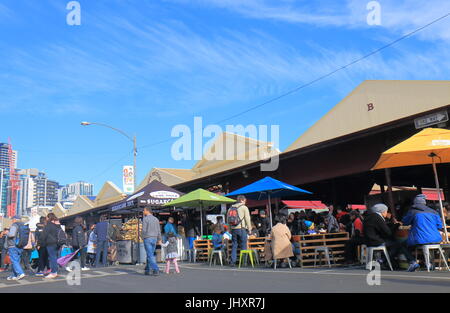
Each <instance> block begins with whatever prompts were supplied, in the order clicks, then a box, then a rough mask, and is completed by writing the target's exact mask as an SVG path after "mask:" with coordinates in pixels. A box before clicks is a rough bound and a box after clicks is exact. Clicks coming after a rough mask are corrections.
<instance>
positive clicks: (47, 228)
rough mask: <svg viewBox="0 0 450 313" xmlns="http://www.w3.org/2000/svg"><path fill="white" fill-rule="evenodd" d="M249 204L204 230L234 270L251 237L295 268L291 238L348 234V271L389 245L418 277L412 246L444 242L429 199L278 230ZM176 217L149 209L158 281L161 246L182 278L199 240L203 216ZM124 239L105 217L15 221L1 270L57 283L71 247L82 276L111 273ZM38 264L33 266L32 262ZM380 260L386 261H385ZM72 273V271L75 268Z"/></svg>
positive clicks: (150, 267)
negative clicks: (403, 236)
mask: <svg viewBox="0 0 450 313" xmlns="http://www.w3.org/2000/svg"><path fill="white" fill-rule="evenodd" d="M246 201H247V200H246V198H245V196H243V195H241V196H238V197H237V203H236V204H234V205H232V206H231V207H230V209H229V210H228V211H227V214H226V220H225V221H224V219H223V217H222V216H218V217H217V220H216V223H215V224H212V223H209V224H207V225H206V229H209V230H210V233H212V244H213V248H214V249H215V250H221V251H222V252H223V253H224V254H225V257H226V258H227V259H229V264H230V266H235V265H236V261H237V251H238V249H241V250H246V249H247V242H248V237H249V236H255V237H269V238H270V241H267V242H266V250H265V255H266V258H268V259H270V260H272V261H273V260H274V261H275V262H277V260H280V261H281V262H282V264H284V263H286V261H289V260H290V259H291V260H292V261H294V262H295V256H294V250H295V246H294V244H293V242H292V236H293V235H305V234H316V233H336V232H348V233H349V234H350V239H349V240H348V241H347V243H346V246H345V260H346V263H347V264H348V265H352V264H354V263H356V262H358V255H357V248H358V247H360V246H361V245H366V246H368V247H379V246H385V247H386V248H387V250H388V252H389V257H390V260H391V261H392V263H393V265H394V267H397V268H399V263H400V259H399V256H400V255H403V256H404V257H405V258H406V260H407V261H408V263H409V267H408V269H407V270H408V271H415V270H416V269H417V268H418V267H419V264H418V260H416V259H415V258H414V257H413V255H412V253H411V252H412V250H413V249H414V248H416V247H417V246H421V245H426V244H438V243H440V242H441V241H442V230H443V229H442V228H443V223H442V220H441V217H440V214H439V212H438V210H436V208H435V207H430V206H432V205H428V206H427V200H426V197H425V195H423V194H420V195H418V196H416V197H415V199H414V201H413V203H412V204H411V206H410V208H409V209H408V210H403V211H402V216H400V215H397V218H399V220H397V218H395V217H394V216H393V215H392V214H391V213H389V212H388V208H387V206H386V205H385V204H382V203H380V204H376V205H374V206H373V207H371V208H370V209H369V210H366V211H365V212H364V214H360V212H359V211H358V210H343V209H341V208H337V209H336V210H334V208H333V206H330V207H329V210H328V212H325V213H321V214H319V213H316V212H314V211H312V210H310V211H309V212H305V211H301V212H296V213H293V214H288V213H287V210H280V211H279V212H278V214H276V215H275V217H274V222H275V223H274V225H273V226H272V225H271V222H270V219H269V218H268V217H267V215H266V212H265V211H264V210H261V211H260V212H259V214H258V215H257V216H255V217H253V218H252V216H251V214H250V211H249V209H248V207H247V206H246ZM447 207H448V205H447ZM399 213H400V212H399V211H397V212H396V214H399ZM445 213H446V211H445ZM175 217H176V219H175V218H174V216H171V217H169V218H168V219H167V221H165V222H164V223H162V224H163V225H161V222H160V220H159V219H158V218H157V217H155V216H154V215H153V212H152V210H151V208H145V209H144V211H143V221H142V233H141V236H142V237H141V238H142V239H143V242H144V247H145V250H146V254H147V264H146V267H145V270H144V274H145V275H153V276H157V275H159V268H158V265H157V263H156V258H155V251H156V247H157V246H158V245H159V246H161V247H162V248H163V249H165V260H166V269H165V272H166V273H170V268H171V266H172V265H173V267H174V270H175V272H176V273H180V268H179V266H178V263H177V259H178V258H179V256H180V255H179V251H178V239H179V238H181V239H182V240H183V241H184V247H185V249H192V248H193V243H194V240H195V239H197V238H198V236H199V234H200V230H199V224H200V223H198V222H199V221H198V219H197V216H196V215H195V214H186V213H185V212H183V213H181V214H178V215H176V216H175ZM401 225H404V226H410V229H409V236H408V237H407V240H399V239H398V238H396V236H395V234H396V232H397V230H398V229H399V227H400V226H401ZM118 238H119V229H118V227H117V226H116V225H115V224H112V225H111V224H110V223H109V222H108V220H107V218H106V216H101V218H100V221H99V222H98V223H96V224H93V225H90V227H89V228H88V227H87V226H86V224H85V221H84V220H83V218H81V217H76V218H75V221H74V224H73V227H72V228H71V231H70V232H69V234H66V232H65V231H64V230H63V227H62V226H61V224H60V221H59V219H58V218H57V217H56V216H55V214H53V213H49V214H48V215H47V216H46V217H41V218H40V222H39V223H38V224H37V225H36V228H35V230H34V231H30V228H29V225H27V224H26V223H24V222H23V221H22V219H21V218H20V217H19V216H15V217H13V219H12V225H11V227H9V228H5V229H4V230H3V231H2V232H1V233H0V253H1V259H0V271H6V270H7V269H8V267H10V269H11V275H10V276H9V277H8V278H7V279H8V280H20V279H22V278H23V277H25V275H26V274H25V273H26V272H29V273H31V274H32V275H36V276H40V277H44V278H46V279H52V278H55V277H57V276H58V270H59V269H60V268H59V265H58V262H57V260H58V258H59V257H60V256H61V252H62V247H64V246H71V247H72V251H74V252H75V253H74V259H78V260H79V262H80V264H81V270H83V271H87V270H89V267H105V266H107V265H108V263H109V262H111V261H114V260H111V259H108V253H109V252H111V250H112V249H111V248H114V247H115V241H116V240H118ZM228 241H231V242H232V249H231V255H229V256H228V254H227V249H226V247H227V246H228ZM33 253H37V258H32V254H33ZM32 259H33V264H30V260H32ZM377 261H379V262H380V263H382V264H384V263H385V262H384V261H383V259H382V257H379V258H378V259H377ZM431 269H432V268H431ZM66 270H67V271H70V268H66Z"/></svg>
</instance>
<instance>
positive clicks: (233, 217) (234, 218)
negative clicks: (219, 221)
mask: <svg viewBox="0 0 450 313" xmlns="http://www.w3.org/2000/svg"><path fill="white" fill-rule="evenodd" d="M227 221H228V224H230V226H238V225H239V224H240V223H241V222H242V220H241V219H240V218H239V214H238V210H237V207H234V206H232V207H231V208H230V209H229V210H228V213H227Z"/></svg>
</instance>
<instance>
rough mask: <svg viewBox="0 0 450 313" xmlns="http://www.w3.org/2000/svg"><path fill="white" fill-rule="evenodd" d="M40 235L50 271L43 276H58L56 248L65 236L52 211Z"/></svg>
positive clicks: (57, 248) (60, 244)
mask: <svg viewBox="0 0 450 313" xmlns="http://www.w3.org/2000/svg"><path fill="white" fill-rule="evenodd" d="M41 236H42V237H41V240H42V241H43V243H44V244H45V246H46V247H47V252H48V257H49V261H50V268H51V273H50V274H48V275H47V276H45V278H47V279H53V278H56V277H58V263H57V259H58V250H59V248H60V247H61V246H62V244H63V241H64V238H66V237H65V233H64V230H63V229H62V228H61V224H60V223H59V220H58V218H57V217H56V215H55V214H54V213H49V214H48V215H47V225H45V227H44V230H43V232H42V235H41ZM66 239H67V238H66Z"/></svg>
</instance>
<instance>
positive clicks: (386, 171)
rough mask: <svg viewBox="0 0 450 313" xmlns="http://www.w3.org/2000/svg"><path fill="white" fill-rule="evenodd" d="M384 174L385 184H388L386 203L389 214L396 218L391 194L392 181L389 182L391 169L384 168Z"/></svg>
mask: <svg viewBox="0 0 450 313" xmlns="http://www.w3.org/2000/svg"><path fill="white" fill-rule="evenodd" d="M384 174H385V177H386V184H387V186H388V203H389V210H390V211H391V214H392V216H393V217H394V218H397V216H396V212H395V203H394V195H393V194H392V182H391V169H390V168H385V169H384Z"/></svg>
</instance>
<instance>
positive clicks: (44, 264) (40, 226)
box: [34, 216, 50, 277]
mask: <svg viewBox="0 0 450 313" xmlns="http://www.w3.org/2000/svg"><path fill="white" fill-rule="evenodd" d="M46 222H47V219H46V218H45V216H41V218H40V219H39V223H37V224H36V231H35V232H34V237H35V239H36V249H37V251H38V254H39V261H38V270H37V273H36V276H38V277H42V276H44V269H45V268H47V269H50V265H49V262H48V252H47V247H46V246H45V243H44V242H43V240H42V233H43V231H44V227H45V224H46Z"/></svg>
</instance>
